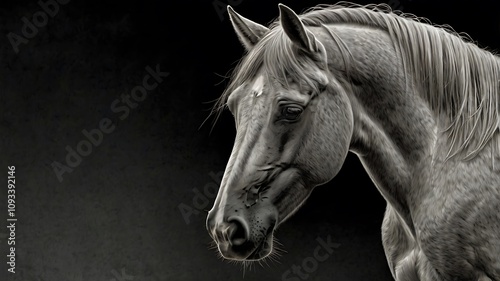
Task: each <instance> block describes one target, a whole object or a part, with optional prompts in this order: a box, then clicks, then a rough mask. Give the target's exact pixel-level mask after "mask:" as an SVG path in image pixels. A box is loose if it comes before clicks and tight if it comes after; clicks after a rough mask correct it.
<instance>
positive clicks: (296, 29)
mask: <svg viewBox="0 0 500 281" xmlns="http://www.w3.org/2000/svg"><path fill="white" fill-rule="evenodd" d="M278 7H279V9H280V22H281V26H282V27H283V30H284V31H285V33H286V35H287V36H288V37H289V38H290V40H292V42H294V43H295V44H297V45H298V46H299V47H300V48H302V49H304V50H306V51H308V52H310V53H315V52H317V51H318V46H317V42H316V38H315V36H314V35H313V34H312V33H311V32H310V31H308V30H306V28H305V26H304V24H303V23H302V21H301V20H300V18H299V16H297V14H295V12H294V11H293V10H292V9H290V8H288V7H287V6H285V5H283V4H278Z"/></svg>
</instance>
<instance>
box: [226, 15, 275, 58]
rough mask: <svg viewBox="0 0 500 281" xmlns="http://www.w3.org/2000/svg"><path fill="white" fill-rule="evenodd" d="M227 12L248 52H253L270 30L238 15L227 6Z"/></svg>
mask: <svg viewBox="0 0 500 281" xmlns="http://www.w3.org/2000/svg"><path fill="white" fill-rule="evenodd" d="M227 12H228V14H229V18H230V19H231V23H232V24H233V28H234V30H235V31H236V34H237V35H238V38H239V39H240V42H241V43H242V44H243V46H244V47H245V49H246V50H247V51H249V50H251V49H252V48H253V46H255V44H257V42H259V41H260V39H261V38H262V37H263V36H264V34H266V33H267V32H268V31H269V29H268V28H267V27H265V26H262V25H260V24H258V23H255V22H253V21H251V20H249V19H246V18H244V17H242V16H240V15H239V14H238V13H236V12H235V11H234V10H233V8H232V7H231V6H229V5H228V6H227Z"/></svg>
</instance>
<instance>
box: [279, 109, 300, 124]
mask: <svg viewBox="0 0 500 281" xmlns="http://www.w3.org/2000/svg"><path fill="white" fill-rule="evenodd" d="M302 111H303V110H302V108H300V107H297V106H287V107H284V108H283V110H282V115H283V118H284V119H287V120H290V121H294V120H297V119H298V118H299V117H300V114H302Z"/></svg>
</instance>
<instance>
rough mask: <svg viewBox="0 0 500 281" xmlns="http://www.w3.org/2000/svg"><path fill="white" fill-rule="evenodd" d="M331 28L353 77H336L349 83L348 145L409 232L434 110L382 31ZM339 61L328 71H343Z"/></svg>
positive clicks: (430, 144) (427, 156)
mask: <svg viewBox="0 0 500 281" xmlns="http://www.w3.org/2000/svg"><path fill="white" fill-rule="evenodd" d="M332 28H334V29H335V32H336V33H337V34H338V35H339V36H340V37H341V38H342V39H343V41H344V42H345V44H346V45H347V47H348V48H349V50H350V53H351V54H352V56H353V57H354V60H353V63H354V65H352V66H351V67H350V68H349V70H348V71H349V73H350V74H349V76H351V77H352V79H353V80H352V81H354V83H353V82H352V81H349V79H340V81H341V82H343V84H344V85H345V87H347V88H351V89H352V91H349V92H351V93H350V94H349V98H350V99H351V104H352V108H353V114H354V132H353V137H352V142H351V151H352V152H354V153H356V154H357V155H358V156H359V158H360V160H361V162H362V164H363V166H364V167H365V169H366V170H367V172H368V173H369V174H370V177H371V178H372V180H373V181H374V183H375V185H376V186H377V188H378V189H379V191H380V192H381V194H382V195H383V196H384V198H385V199H386V200H387V202H388V203H389V204H391V205H392V206H393V207H394V209H395V210H396V211H397V212H398V214H399V215H400V216H401V218H402V219H403V220H404V221H405V222H406V224H407V225H408V227H409V228H410V230H411V231H412V232H413V224H412V222H411V215H410V214H411V209H412V206H410V202H412V200H411V197H412V196H416V193H418V190H415V188H414V187H413V186H412V183H413V182H414V181H413V179H412V177H414V176H415V174H416V172H417V171H418V170H419V169H420V168H422V167H428V166H429V165H428V164H426V163H427V162H428V161H430V156H431V149H432V147H433V144H434V143H435V130H436V125H435V124H436V123H435V121H434V118H433V117H432V116H433V114H432V112H431V110H430V109H429V107H428V106H427V104H426V102H425V101H424V100H423V99H422V98H421V97H420V96H419V95H418V93H417V92H416V91H415V90H413V85H411V84H409V85H407V83H405V81H407V80H408V81H410V80H411V79H407V80H405V75H404V72H403V65H402V64H401V62H400V60H399V59H398V57H397V55H396V54H397V51H396V50H395V49H394V48H393V47H392V43H391V40H390V37H389V35H388V34H387V33H385V32H383V31H381V30H377V29H370V30H367V29H362V28H354V27H347V26H343V27H337V28H335V27H332ZM323 39H326V38H325V37H323ZM326 40H328V39H326ZM328 45H329V46H330V48H331V49H330V52H331V54H335V53H337V54H338V52H339V49H338V48H337V46H338V45H336V44H335V43H331V44H328ZM329 57H330V58H335V57H338V55H337V56H335V55H332V56H329ZM342 64H343V60H341V59H337V61H334V62H332V63H331V70H332V72H333V73H334V74H335V73H339V77H341V76H342V74H341V73H344V72H345V69H344V70H342V71H341V72H338V69H339V68H338V66H339V65H341V66H342ZM344 76H345V75H344Z"/></svg>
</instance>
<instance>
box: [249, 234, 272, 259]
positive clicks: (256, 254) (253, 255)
mask: <svg viewBox="0 0 500 281" xmlns="http://www.w3.org/2000/svg"><path fill="white" fill-rule="evenodd" d="M266 243H267V238H266V239H264V240H263V241H262V242H261V243H260V244H259V245H258V246H257V248H255V250H254V251H253V252H252V253H251V254H250V255H248V257H247V258H246V259H245V260H260V259H262V258H264V256H261V255H260V253H261V252H262V250H263V249H264V245H265V244H266Z"/></svg>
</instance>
